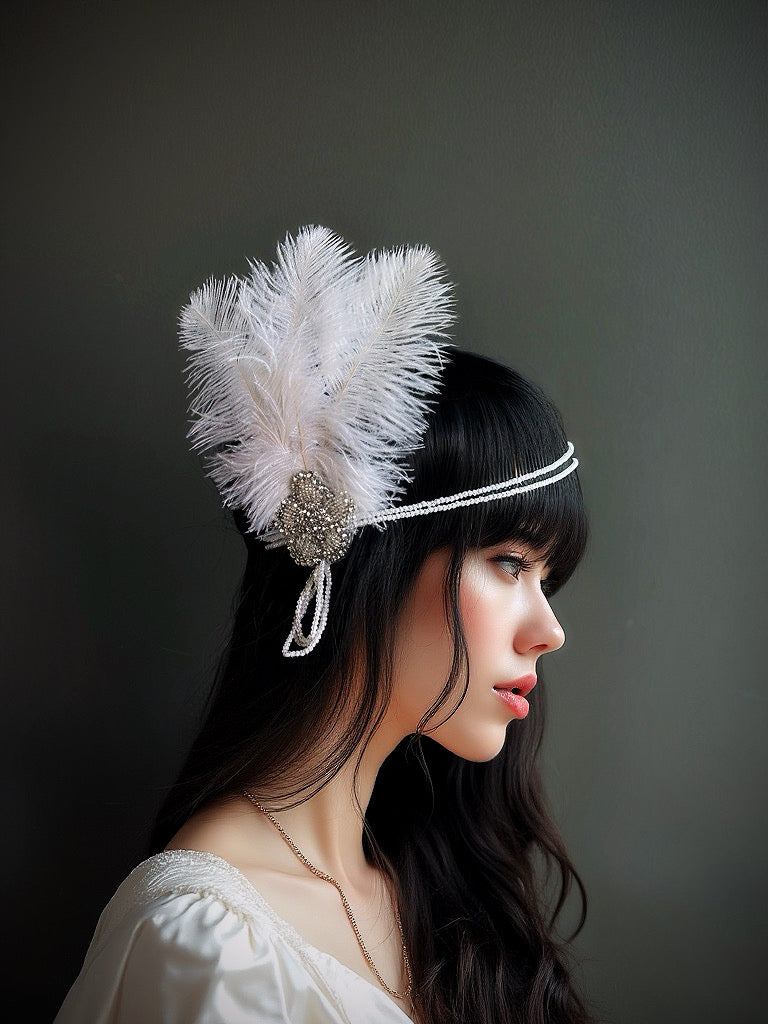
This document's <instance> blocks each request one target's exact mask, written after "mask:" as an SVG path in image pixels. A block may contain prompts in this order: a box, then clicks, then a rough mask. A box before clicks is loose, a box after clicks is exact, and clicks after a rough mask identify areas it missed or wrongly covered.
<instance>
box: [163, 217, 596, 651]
mask: <svg viewBox="0 0 768 1024" xmlns="http://www.w3.org/2000/svg"><path fill="white" fill-rule="evenodd" d="M452 307H453V300H452V295H451V286H450V284H449V283H448V281H447V280H446V277H445V274H444V270H443V267H442V265H441V263H440V261H439V260H438V258H437V256H436V255H435V253H434V252H433V251H432V250H431V249H429V248H427V247H424V246H416V247H401V248H397V249H392V250H389V251H373V252H371V253H369V254H368V255H367V256H366V257H359V256H356V255H355V254H354V253H353V252H352V250H351V249H350V248H349V247H348V246H347V245H346V244H345V243H344V241H343V240H342V239H341V238H339V237H338V235H335V234H334V233H333V232H331V231H329V230H328V229H327V228H323V227H306V228H303V229H301V230H300V231H299V232H298V234H297V235H296V237H295V238H292V237H291V236H290V235H289V236H287V237H286V239H285V241H284V242H283V243H282V245H279V246H278V249H277V258H276V261H275V262H274V264H272V265H271V266H268V265H266V264H264V263H261V262H252V263H251V264H250V273H249V274H248V275H247V276H246V277H243V278H239V277H231V278H228V279H225V280H223V281H213V280H211V281H209V282H208V283H207V284H205V285H203V287H202V288H200V289H199V290H198V291H196V292H195V293H193V295H192V296H191V298H190V301H189V303H188V305H186V306H185V307H184V308H183V310H182V312H181V316H180V337H181V344H182V346H183V347H184V348H186V349H187V351H188V353H189V356H188V372H187V379H188V384H189V387H190V391H191V396H192V397H191V405H190V411H191V414H192V425H191V427H190V430H189V438H190V441H191V443H192V445H193V447H194V448H195V449H196V450H197V451H199V452H200V453H202V454H203V455H204V456H206V457H207V460H208V464H209V474H210V476H211V477H212V479H213V480H214V481H215V483H216V485H217V487H218V489H219V492H220V493H221V496H222V499H223V501H224V504H225V505H227V506H229V507H231V508H238V509H242V510H243V511H244V512H245V514H246V517H247V521H248V528H249V530H250V531H252V532H254V533H256V534H258V535H259V536H260V537H261V538H262V539H263V540H264V541H265V542H266V543H267V544H268V545H270V546H276V545H283V544H284V545H285V546H286V547H287V548H288V551H289V553H290V555H291V557H292V558H293V559H294V561H296V562H297V563H298V564H299V565H306V566H311V567H312V569H313V571H312V574H311V575H310V577H309V580H308V581H307V585H306V587H305V588H304V591H303V592H302V594H301V595H300V597H299V601H298V603H297V607H296V614H295V616H294V621H293V628H292V630H291V633H290V635H289V636H288V638H287V640H286V642H285V644H284V646H283V653H284V654H285V655H286V657H296V656H300V655H303V654H307V653H309V651H311V650H312V649H313V648H314V647H315V645H316V644H317V642H318V640H319V639H320V636H321V634H322V632H323V629H324V627H325V623H326V619H327V616H328V607H329V600H330V585H331V574H330V564H331V562H333V561H335V560H336V559H338V558H340V557H341V556H342V555H343V554H344V552H345V551H346V549H347V547H348V545H349V543H350V542H351V540H352V537H353V536H354V533H355V531H356V530H357V529H358V528H359V527H361V526H363V525H366V524H373V523H379V524H382V523H385V522H386V521H388V520H390V519H393V518H401V517H404V516H412V515H423V514H426V513H427V512H430V511H437V510H438V509H439V508H441V507H442V508H446V507H456V500H455V499H457V498H461V499H462V500H461V501H460V502H459V504H470V503H473V502H475V501H487V500H491V499H492V498H493V497H503V496H505V495H506V493H513V492H514V491H515V490H529V489H532V488H534V487H540V486H545V485H546V484H547V483H551V482H553V480H554V479H559V477H560V476H562V475H565V472H571V471H572V469H575V468H576V465H577V462H576V460H575V459H574V460H573V465H572V466H570V467H569V468H568V469H567V470H566V471H565V472H563V471H561V473H560V474H558V476H557V477H552V476H549V477H548V478H547V479H538V480H536V481H535V482H529V481H533V479H534V478H542V477H543V476H544V475H545V474H547V473H549V472H550V471H551V470H554V469H555V468H557V467H558V466H559V465H560V464H561V463H562V462H563V461H566V458H570V456H571V455H572V453H573V448H572V446H571V447H570V452H569V453H566V456H564V457H563V459H561V460H558V462H557V463H555V464H553V465H552V466H549V467H544V469H542V470H538V471H535V472H534V473H532V474H526V476H525V477H521V478H516V479H515V480H511V481H510V480H507V481H504V482H503V483H502V484H497V485H492V486H491V487H487V488H480V489H478V491H477V492H467V493H466V494H465V495H461V496H457V495H452V496H447V497H446V498H444V499H437V500H436V501H435V502H422V503H420V505H419V506H413V505H412V506H402V505H400V506H398V505H396V504H395V502H396V500H397V498H398V497H399V496H401V494H402V491H403V487H404V485H405V483H406V482H407V479H408V477H407V472H406V469H405V456H406V455H407V453H408V452H410V451H412V450H413V449H414V448H415V447H417V446H418V445H419V442H420V440H421V438H422V436H423V434H424V430H425V427H426V415H427V412H428V409H429V400H430V398H431V397H432V396H433V395H434V394H435V392H436V391H437V389H438V386H439V376H440V369H441V365H442V360H443V354H444V351H445V349H446V346H447V345H448V340H447V338H448V333H447V332H448V330H449V328H450V327H451V325H452V323H453V314H452ZM505 487H506V491H505V490H504V488H505ZM510 487H511V488H512V490H510ZM449 503H450V504H449ZM313 600H314V603H315V607H314V613H313V616H312V625H311V628H310V630H309V632H308V633H307V634H306V635H305V634H304V632H303V626H302V621H303V618H304V616H305V614H306V612H307V609H308V608H309V606H310V603H311V602H312V601H313ZM294 644H295V647H294V646H292V645H294Z"/></svg>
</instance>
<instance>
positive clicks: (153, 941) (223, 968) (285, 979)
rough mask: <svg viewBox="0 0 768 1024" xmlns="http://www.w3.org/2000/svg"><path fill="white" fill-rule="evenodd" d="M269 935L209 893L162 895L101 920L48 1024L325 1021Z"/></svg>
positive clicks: (324, 1011) (317, 993) (329, 1014)
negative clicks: (105, 922)
mask: <svg viewBox="0 0 768 1024" xmlns="http://www.w3.org/2000/svg"><path fill="white" fill-rule="evenodd" d="M338 1020H339V1017H338V1016H337V1013H336V1012H335V1010H334V1007H333V1005H332V1004H331V1003H330V1002H329V1000H328V998H327V993H325V992H323V991H322V990H321V988H319V987H317V986H316V985H315V984H313V979H312V977H311V975H309V974H308V973H307V971H306V969H305V967H303V965H302V964H301V963H300V962H299V961H298V960H297V959H296V955H295V954H294V953H292V951H291V950H290V949H289V948H285V947H283V946H282V945H281V943H280V941H279V937H275V936H274V935H272V934H270V931H269V928H268V927H265V928H264V929H262V928H259V927H258V922H256V924H254V921H253V920H249V919H247V918H245V917H243V916H242V915H241V914H238V913H237V912H236V910H233V909H232V908H231V907H230V906H228V905H227V904H226V903H225V902H223V901H222V900H221V899H220V898H217V896H216V895H205V894H201V893H182V894H169V895H165V896H163V897H161V898H158V899H156V900H153V901H152V902H150V903H149V904H146V905H145V906H144V907H142V908H139V909H138V910H135V911H134V912H132V913H127V914H125V915H123V916H122V917H121V919H120V920H118V921H114V920H113V921H111V922H110V923H109V926H108V927H106V926H104V927H103V926H102V924H101V922H100V925H99V927H98V928H97V930H96V933H95V935H94V938H93V942H92V943H91V947H90V949H89V950H88V953H87V955H86V959H85V963H84V965H83V969H82V971H81V973H80V975H79V976H78V978H77V979H76V981H75V983H74V985H73V986H72V988H71V990H70V992H69V994H68V995H67V998H66V999H65V1001H64V1003H63V1005H62V1007H61V1009H60V1011H59V1014H58V1016H57V1017H56V1020H55V1022H54V1024H246V1022H247V1024H255V1022H258V1024H297V1022H300V1024H334V1022H336V1021H338Z"/></svg>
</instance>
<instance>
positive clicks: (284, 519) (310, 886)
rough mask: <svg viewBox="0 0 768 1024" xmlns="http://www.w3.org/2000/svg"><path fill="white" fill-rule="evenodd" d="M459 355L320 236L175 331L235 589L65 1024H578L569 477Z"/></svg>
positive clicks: (559, 445) (427, 273) (429, 292)
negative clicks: (564, 666) (186, 738)
mask: <svg viewBox="0 0 768 1024" xmlns="http://www.w3.org/2000/svg"><path fill="white" fill-rule="evenodd" d="M452 326H453V299H452V295H451V289H450V286H449V284H448V282H447V280H446V277H445V274H444V271H443V269H442V267H441V265H440V263H439V261H438V259H437V257H436V256H435V254H434V253H432V252H431V251H430V250H429V249H426V248H423V247H404V248H401V249H397V250H392V251H388V252H374V253H371V254H369V255H368V256H367V257H366V258H362V259H361V258H358V257H356V256H355V255H354V254H353V253H352V252H351V251H350V250H349V248H348V247H347V246H346V245H345V244H344V243H343V241H342V240H341V239H340V238H338V237H337V236H336V235H335V234H333V233H332V232H330V231H328V230H327V229H324V228H305V229H303V230H301V231H300V232H298V233H297V235H296V237H294V238H292V237H290V236H289V237H287V238H286V240H285V242H284V243H283V244H282V245H281V246H279V247H278V254H277V259H276V261H275V263H274V264H272V265H267V264H263V263H253V264H252V265H251V267H250V272H249V274H248V275H247V276H245V277H244V278H242V279H241V278H232V279H229V280H226V281H222V282H209V283H208V284H207V285H205V286H204V287H203V288H201V289H200V290H199V291H197V292H196V293H195V294H194V295H193V296H192V298H191V300H190V303H189V305H188V306H186V307H185V309H184V310H183V312H182V317H181V338H182V344H183V345H184V347H185V349H186V350H187V352H188V357H189V363H188V380H189V386H190V392H191V415H192V426H191V429H190V438H191V441H192V443H193V445H194V446H195V448H196V449H197V450H198V451H199V452H200V453H201V454H202V455H203V456H204V457H205V458H206V459H207V463H208V468H209V472H210V475H211V476H212V478H213V480H214V481H215V483H216V485H217V487H218V489H219V491H220V493H221V496H222V500H223V502H224V504H225V505H226V506H227V507H228V508H230V509H231V510H232V513H233V515H234V520H235V523H236V525H237V527H238V529H239V530H240V532H241V534H242V537H243V540H244V543H245V546H246V549H247V562H246V565H245V569H244V573H243V578H242V582H241V586H240V591H239V597H238V602H237V607H236V611H235V614H234V618H233V623H232V629H231V636H230V640H229V643H228V646H227V648H226V650H225V652H224V655H223V657H222V659H221V662H220V665H219V668H218V671H217V675H216V679H215V680H214V684H213V687H212V691H211V694H210V697H209V700H208V702H207V705H206V708H205V711H204V715H203V718H202V721H201V725H200V727H199V730H198V733H197V736H196V738H195V740H194V742H193V745H192V747H191V749H190V751H189V754H188V757H187V759H186V762H185V764H184V767H183V769H182V771H181V773H180V776H179V778H178V779H177V781H176V783H175V784H174V786H173V787H172V788H171V789H170V791H169V793H168V795H167V798H166V800H165V802H164V804H163V806H162V807H161V810H160V813H159V815H158V818H157V821H156V824H155V828H154V834H153V837H152V846H151V850H149V851H147V857H146V859H144V860H143V861H142V862H141V863H140V864H139V865H138V866H137V867H136V868H135V869H134V870H133V872H132V873H131V874H130V875H129V876H128V878H127V879H126V880H125V881H124V882H123V883H122V885H121V886H120V887H119V889H118V890H117V892H116V893H115V895H114V897H113V898H112V900H111V901H110V903H109V904H108V906H107V907H106V909H105V910H104V912H103V914H102V916H101V918H100V920H99V924H98V926H97V929H96V933H95V935H94V938H93V941H92V943H91V946H90V948H89V950H88V953H87V955H86V959H85V963H84V965H83V968H82V970H81V972H80V974H79V976H78V978H77V979H76V980H75V982H74V984H73V986H72V988H71V990H70V992H69V994H68V996H67V998H66V999H65V1001H64V1004H63V1006H62V1008H61V1010H60V1012H59V1015H58V1017H57V1018H56V1022H57V1024H74V1022H77V1024H86V1022H88V1024H96V1022H104V1024H106V1022H110V1024H155V1022H156V1024H161V1022H162V1024H166V1022H168V1024H170V1022H185V1024H192V1022H195V1024H202V1022H206V1024H214V1022H216V1024H240V1022H246V1021H248V1022H261V1024H284V1022H285V1024H288V1022H291V1024H341V1022H347V1024H397V1022H403V1024H405V1022H406V1021H408V1020H413V1021H416V1022H418V1024H491V1022H493V1024H496V1022H502V1021H503V1022H515V1024H545V1022H546V1024H579V1022H582V1024H586V1022H589V1021H591V1020H592V1018H591V1016H590V1014H589V1011H588V1009H587V1007H586V1005H585V1002H584V1000H583V998H582V996H581V995H580V993H579V991H578V987H577V985H576V984H575V982H574V979H573V977H572V974H571V971H570V968H569V963H568V952H567V943H565V942H563V941H561V940H560V939H559V937H558V933H557V930H556V917H557V913H558V912H559V911H560V910H561V908H562V904H563V902H564V900H565V897H566V895H567V893H568V891H569V889H570V887H571V886H572V885H573V884H575V885H576V887H577V889H578V890H579V891H580V894H581V898H582V906H584V894H583V889H582V888H581V883H580V881H579V878H578V875H577V874H576V872H575V870H574V868H573V866H572V864H571V862H570V860H569V858H568V854H567V852H566V850H565V847H564V845H563V843H562V841H561V839H560V837H559V834H558V832H557V829H556V827H555V826H554V824H553V822H552V821H551V819H550V817H549V814H548V811H547V807H546V800H545V797H544V793H543V790H542V785H541V781H540V777H539V771H538V767H537V753H538V750H539V746H540V743H541V737H542V729H543V704H542V698H543V689H542V683H541V680H540V679H537V673H540V665H539V660H540V658H541V656H542V655H543V654H546V653H549V652H551V651H556V650H557V649H558V648H559V647H561V646H562V644H563V642H564V639H565V638H564V634H563V630H562V628H561V626H560V624H559V622H558V620H557V618H556V617H555V614H554V612H553V611H552V609H551V607H550V605H549V600H548V599H549V597H550V596H551V595H552V594H553V593H555V592H556V591H557V590H558V588H560V587H561V586H562V585H563V584H564V583H565V582H566V581H567V580H568V579H569V577H570V576H571V574H572V573H573V571H574V569H575V568H576V566H577V564H578V562H579V560H580V559H581V557H582V555H583V552H584V550H585V546H586V541H587V520H586V514H585V510H584V505H583V500H582V495H581V490H580V486H579V482H578V477H577V474H576V472H575V469H576V465H577V460H576V459H575V458H574V454H573V452H574V450H573V446H572V445H571V444H569V442H568V439H567V436H566V434H565V431H564V428H563V424H562V422H561V417H560V414H559V413H558V411H557V409H556V408H555V407H554V406H553V405H552V403H551V402H550V401H549V400H548V399H547V398H546V396H545V395H544V394H543V393H542V392H541V390H540V389H539V388H538V387H537V386H535V385H534V384H532V383H530V382H529V381H527V380H526V379H524V378H523V377H521V376H520V375H519V374H518V373H516V372H515V371H513V370H511V369H509V368H507V367H505V366H503V365H501V364H499V363H497V362H495V361H493V360H490V359H487V358H484V357H481V356H478V355H474V354H472V353H470V352H468V351H465V350H463V349H461V348H459V347H454V346H453V344H451V342H450V341H449V337H450V334H451V329H452ZM547 867H549V868H554V869H555V871H554V876H555V877H556V878H558V879H559V882H560V884H559V886H558V888H557V891H556V892H555V893H554V896H552V897H551V898H550V899H546V898H545V894H544V893H545V887H544V884H543V873H544V872H545V869H546V868H547ZM582 918H583V914H582Z"/></svg>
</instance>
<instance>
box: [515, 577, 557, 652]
mask: <svg viewBox="0 0 768 1024" xmlns="http://www.w3.org/2000/svg"><path fill="white" fill-rule="evenodd" d="M564 643H565V631H564V630H563V627H562V626H561V625H560V623H559V622H558V619H557V616H556V615H555V613H554V612H553V611H552V608H551V607H550V604H549V601H548V600H547V598H546V597H545V595H544V594H543V593H542V592H541V590H539V591H538V594H537V595H535V596H534V597H533V598H532V600H531V606H530V608H529V613H528V614H527V615H526V616H525V618H524V619H523V621H522V622H521V623H520V624H519V626H518V629H517V630H516V631H515V644H514V646H515V650H516V651H517V652H518V654H529V653H531V652H533V653H535V654H536V655H539V654H546V653H547V652H548V651H556V650H558V649H559V648H560V647H562V646H563V644H564Z"/></svg>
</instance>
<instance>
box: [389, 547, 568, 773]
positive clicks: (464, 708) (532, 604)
mask: <svg viewBox="0 0 768 1024" xmlns="http://www.w3.org/2000/svg"><path fill="white" fill-rule="evenodd" d="M450 557H451V552H450V551H449V550H448V549H446V548H442V549H440V550H438V551H435V552H433V553H432V554H431V555H430V556H429V557H428V558H427V560H426V561H425V563H424V565H423V566H422V568H421V570H420V572H419V574H418V576H417V577H416V582H415V584H414V586H413V589H412V590H411V593H410V595H409V597H408V599H407V600H406V603H405V606H404V608H403V611H402V614H401V617H400V619H399V621H398V625H397V630H396V648H395V674H394V689H393V699H392V703H391V705H390V709H389V714H388V717H389V718H390V721H391V722H392V724H394V725H396V727H397V729H398V731H400V730H402V731H403V735H407V734H408V733H412V732H415V731H416V728H417V725H418V723H419V721H420V719H421V717H422V715H423V714H424V713H425V711H426V710H427V708H429V706H430V705H431V704H432V702H433V701H434V700H435V698H436V697H437V695H438V694H439V693H440V691H441V690H442V688H443V685H444V683H445V681H446V679H447V678H448V675H449V673H450V670H451V662H452V658H453V640H452V638H451V635H450V630H449V628H448V623H447V620H446V614H445V607H444V598H443V593H444V579H445V573H446V570H447V567H448V564H449V562H450ZM546 578H547V566H546V565H545V564H544V562H543V561H542V560H541V558H540V557H537V554H536V552H534V551H531V549H530V548H528V547H526V546H525V545H521V544H519V543H516V542H509V543H505V544H499V545H496V546H494V547H490V548H479V549H474V550H472V551H470V552H469V553H468V554H467V556H466V558H465V561H464V565H463V568H462V574H461V582H460V587H459V608H460V611H461V619H462V623H463V626H464V634H465V636H466V640H467V649H468V654H469V688H468V690H467V693H466V696H465V698H464V700H463V701H462V702H461V704H460V705H458V707H457V704H458V701H459V699H460V695H461V690H462V686H461V680H460V681H459V684H458V685H457V688H456V690H455V691H454V692H453V693H452V694H451V696H450V698H449V700H448V703H447V704H445V705H444V706H443V707H442V708H441V710H440V711H439V712H438V714H437V716H436V717H435V718H433V719H432V721H431V722H429V723H428V724H427V726H426V727H425V729H424V732H425V733H426V735H428V736H431V737H432V739H434V740H436V741H437V742H438V743H440V744H441V745H442V746H443V747H445V748H446V749H448V750H450V751H452V752H453V753H454V754H456V755H458V756H459V757H462V758H465V759H467V760H469V761H488V760H490V759H491V758H493V757H495V756H496V755H497V754H498V753H499V751H500V750H501V748H502V746H503V744H504V738H505V735H506V730H507V726H508V725H509V724H510V722H512V721H513V720H514V719H516V718H524V717H525V716H526V714H527V713H528V703H527V701H526V700H525V696H524V695H525V694H527V693H528V692H529V691H530V689H531V688H532V687H533V685H534V684H535V681H536V674H535V670H536V662H537V661H538V659H539V657H540V656H541V655H542V654H545V653H546V652H547V651H556V650H557V649H558V647H562V645H563V644H564V643H565V634H564V632H563V630H562V628H561V626H560V623H559V622H558V621H557V619H556V618H555V614H554V612H553V611H552V609H551V608H550V606H549V602H548V600H547V597H546V595H545V590H546ZM542 587H543V589H542ZM451 711H454V713H453V714H450V712H451ZM449 715H450V717H448V716H449ZM390 716H391V717H390Z"/></svg>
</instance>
